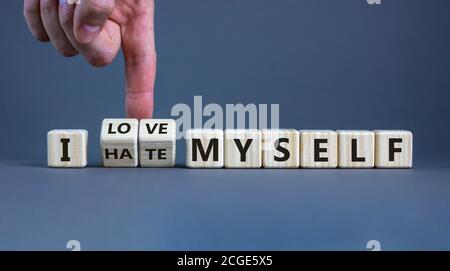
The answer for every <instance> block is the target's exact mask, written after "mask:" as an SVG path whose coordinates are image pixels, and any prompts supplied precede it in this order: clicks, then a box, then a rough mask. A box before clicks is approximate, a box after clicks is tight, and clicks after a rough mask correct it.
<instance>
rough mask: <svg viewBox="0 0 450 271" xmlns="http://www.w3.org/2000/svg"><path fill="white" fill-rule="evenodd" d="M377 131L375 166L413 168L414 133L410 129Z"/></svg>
mask: <svg viewBox="0 0 450 271" xmlns="http://www.w3.org/2000/svg"><path fill="white" fill-rule="evenodd" d="M374 132H375V167H377V168H411V167H412V159H413V135H412V133H411V132H410V131H389V130H377V131H374Z"/></svg>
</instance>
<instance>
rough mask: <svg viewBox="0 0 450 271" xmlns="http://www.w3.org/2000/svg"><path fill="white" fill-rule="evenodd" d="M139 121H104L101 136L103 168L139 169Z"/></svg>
mask: <svg viewBox="0 0 450 271" xmlns="http://www.w3.org/2000/svg"><path fill="white" fill-rule="evenodd" d="M138 126H139V121H138V120H137V119H104V120H103V123H102V131H101V135H100V145H101V152H102V161H103V166H105V167H137V165H138V160H139V157H138V128H139V127H138Z"/></svg>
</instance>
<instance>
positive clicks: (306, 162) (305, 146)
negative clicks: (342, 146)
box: [300, 130, 338, 168]
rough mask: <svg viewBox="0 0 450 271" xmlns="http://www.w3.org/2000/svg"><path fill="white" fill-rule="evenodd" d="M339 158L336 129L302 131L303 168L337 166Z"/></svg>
mask: <svg viewBox="0 0 450 271" xmlns="http://www.w3.org/2000/svg"><path fill="white" fill-rule="evenodd" d="M337 160H338V155H337V133H336V132H335V131H330V130H301V131H300V166H301V167H302V168H336V167H337Z"/></svg>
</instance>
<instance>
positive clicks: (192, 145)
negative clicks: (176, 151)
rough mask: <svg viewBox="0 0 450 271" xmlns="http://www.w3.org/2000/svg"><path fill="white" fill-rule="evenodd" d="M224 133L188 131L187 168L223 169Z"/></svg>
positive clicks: (217, 131)
mask: <svg viewBox="0 0 450 271" xmlns="http://www.w3.org/2000/svg"><path fill="white" fill-rule="evenodd" d="M223 147H224V144H223V131H222V130H218V129H189V130H187V131H186V166H187V167H188V168H222V167H223V165H224V161H223V160H224V151H223Z"/></svg>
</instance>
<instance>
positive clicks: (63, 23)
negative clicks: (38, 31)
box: [59, 16, 73, 29]
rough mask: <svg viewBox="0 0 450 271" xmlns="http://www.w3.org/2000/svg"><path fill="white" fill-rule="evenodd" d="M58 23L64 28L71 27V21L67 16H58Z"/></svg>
mask: <svg viewBox="0 0 450 271" xmlns="http://www.w3.org/2000/svg"><path fill="white" fill-rule="evenodd" d="M59 23H60V24H61V26H62V27H63V28H64V29H70V28H72V25H73V22H72V20H71V18H70V17H68V16H59Z"/></svg>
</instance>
